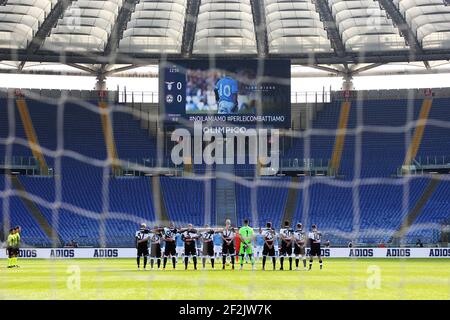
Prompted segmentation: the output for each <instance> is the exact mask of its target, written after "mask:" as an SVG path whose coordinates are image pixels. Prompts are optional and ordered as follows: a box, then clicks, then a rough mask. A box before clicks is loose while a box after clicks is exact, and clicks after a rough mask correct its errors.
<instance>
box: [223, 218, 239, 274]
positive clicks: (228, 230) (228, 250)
mask: <svg viewBox="0 0 450 320" xmlns="http://www.w3.org/2000/svg"><path fill="white" fill-rule="evenodd" d="M234 236H235V232H234V228H233V227H231V221H230V220H227V221H226V223H225V228H224V229H223V230H222V240H223V243H222V269H225V264H226V262H227V255H229V256H230V257H231V269H232V270H234V257H235V256H236V250H235V248H234Z"/></svg>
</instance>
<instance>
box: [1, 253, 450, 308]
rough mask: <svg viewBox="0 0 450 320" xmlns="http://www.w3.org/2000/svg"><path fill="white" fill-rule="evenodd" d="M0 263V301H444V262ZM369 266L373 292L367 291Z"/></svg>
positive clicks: (449, 269)
mask: <svg viewBox="0 0 450 320" xmlns="http://www.w3.org/2000/svg"><path fill="white" fill-rule="evenodd" d="M0 263H1V264H3V266H2V268H1V269H0V299H202V300H203V299H227V300H228V299H395V300H398V299H450V261H449V260H445V259H439V260H431V259H430V260H426V259H409V260H386V259H358V260H356V259H354V260H352V259H329V260H325V263H324V269H323V270H319V269H318V264H317V262H315V263H314V266H313V270H312V271H303V270H302V271H275V272H274V271H264V272H263V271H260V270H259V269H260V266H258V271H251V270H250V269H251V268H250V265H245V267H244V270H243V271H238V270H235V271H231V270H227V271H222V270H210V269H208V270H205V271H202V270H199V271H193V270H188V271H184V270H182V269H184V268H179V269H180V270H176V271H172V270H170V269H168V270H166V271H152V270H146V271H137V270H136V268H135V264H136V263H135V260H134V259H117V260H115V259H111V260H85V259H77V260H25V259H21V260H20V265H21V268H18V269H7V268H6V267H5V265H6V261H5V260H2V261H0ZM285 265H286V263H285ZM178 266H179V267H180V266H181V263H180V264H178ZM268 266H269V267H271V264H270V263H269V265H268ZM373 266H375V268H376V269H377V270H379V271H380V281H381V282H380V288H369V287H368V286H367V282H368V280H369V283H370V279H372V278H369V277H370V276H371V274H372V273H370V270H371V268H373ZM208 267H209V266H208ZM190 268H192V265H190ZM71 270H72V271H71ZM73 270H75V273H74V271H73ZM77 270H78V271H79V274H80V277H79V279H80V288H79V290H78V289H77V286H76V283H77V282H76V279H77V277H76V274H77ZM74 279H75V281H73V280H74ZM68 284H69V285H68ZM71 284H72V285H71ZM73 284H75V285H73Z"/></svg>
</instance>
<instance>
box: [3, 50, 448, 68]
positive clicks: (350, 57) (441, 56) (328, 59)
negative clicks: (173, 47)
mask: <svg viewBox="0 0 450 320" xmlns="http://www.w3.org/2000/svg"><path fill="white" fill-rule="evenodd" d="M161 58H164V59H180V58H182V56H181V55H179V54H171V55H161V54H140V53H133V54H128V55H117V56H116V57H115V58H114V60H113V61H111V59H110V58H108V57H105V56H104V55H102V54H65V53H61V52H47V51H45V52H42V51H39V52H37V53H34V54H29V53H27V52H26V51H25V50H11V49H0V61H1V60H4V61H16V62H17V61H23V60H27V61H29V62H53V63H82V64H112V63H114V64H138V65H149V64H158V63H159V61H160V59H161ZM221 58H222V56H217V59H221ZM225 58H226V57H225ZM272 58H273V59H290V60H291V61H292V64H301V65H307V66H313V65H333V64H340V65H344V64H349V65H350V64H363V63H394V62H415V61H441V60H445V61H450V51H448V50H433V51H427V52H425V53H424V54H422V55H415V56H410V55H408V52H407V51H401V52H400V51H399V52H377V53H369V54H366V55H364V56H361V55H359V54H352V53H347V54H346V56H344V57H337V56H336V54H334V53H324V54H316V55H315V56H314V57H311V56H310V55H302V54H297V55H295V54H294V55H276V56H273V57H272Z"/></svg>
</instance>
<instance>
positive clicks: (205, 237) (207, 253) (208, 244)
mask: <svg viewBox="0 0 450 320" xmlns="http://www.w3.org/2000/svg"><path fill="white" fill-rule="evenodd" d="M205 229H206V230H205V231H203V232H202V233H201V234H200V237H201V239H202V242H203V249H202V255H203V257H202V263H203V269H205V268H206V258H207V257H209V258H210V259H211V267H212V268H213V269H214V243H213V236H214V230H213V229H211V228H209V225H205Z"/></svg>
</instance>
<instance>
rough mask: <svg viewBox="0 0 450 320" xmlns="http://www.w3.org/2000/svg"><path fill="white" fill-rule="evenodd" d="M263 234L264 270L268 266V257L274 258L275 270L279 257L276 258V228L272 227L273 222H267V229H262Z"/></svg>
mask: <svg viewBox="0 0 450 320" xmlns="http://www.w3.org/2000/svg"><path fill="white" fill-rule="evenodd" d="M262 236H263V239H264V248H263V252H262V254H263V259H262V270H265V268H266V259H267V257H271V258H272V265H273V270H275V267H276V264H277V259H276V258H275V244H274V240H275V236H276V234H275V230H274V229H273V228H272V223H271V222H267V225H266V229H264V230H262Z"/></svg>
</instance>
